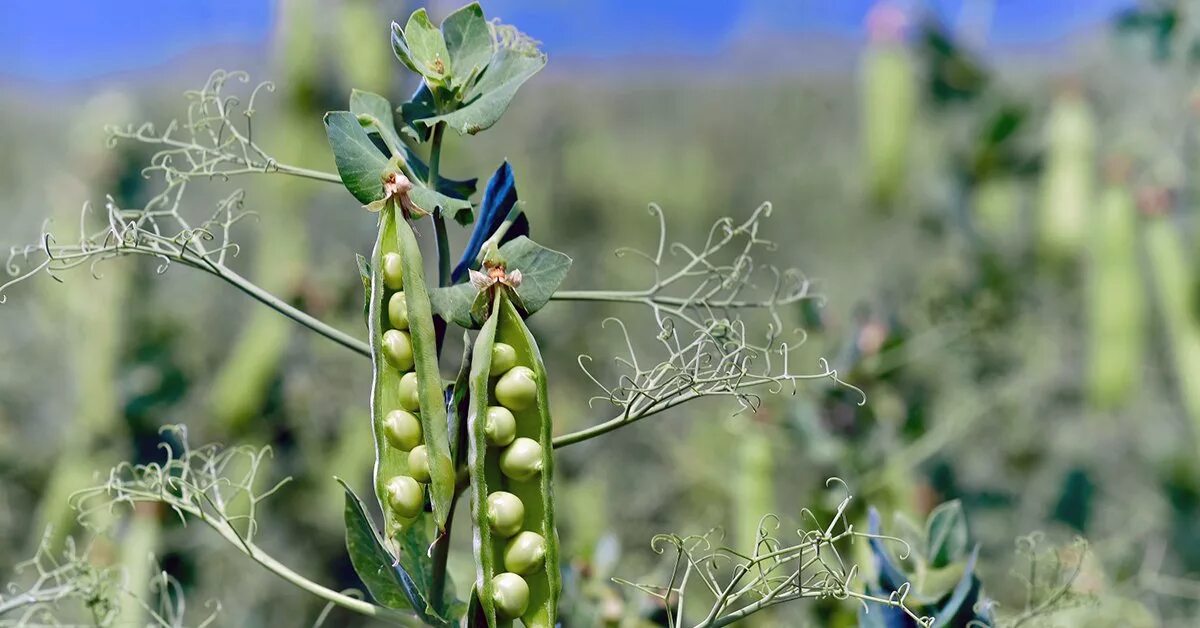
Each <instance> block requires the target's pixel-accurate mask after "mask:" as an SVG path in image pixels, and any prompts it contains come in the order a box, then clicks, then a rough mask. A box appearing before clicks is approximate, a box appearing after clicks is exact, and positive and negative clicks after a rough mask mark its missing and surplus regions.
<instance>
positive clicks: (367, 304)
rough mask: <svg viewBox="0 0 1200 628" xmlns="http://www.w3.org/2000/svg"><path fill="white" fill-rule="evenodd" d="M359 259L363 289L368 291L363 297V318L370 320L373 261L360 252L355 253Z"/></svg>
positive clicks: (359, 272)
mask: <svg viewBox="0 0 1200 628" xmlns="http://www.w3.org/2000/svg"><path fill="white" fill-rule="evenodd" d="M354 257H355V259H357V260H358V275H359V277H361V278H362V283H363V290H364V291H365V292H366V295H365V298H364V299H363V318H366V319H367V320H368V321H369V320H370V318H371V262H370V261H368V260H367V258H366V257H363V256H362V255H361V254H359V253H355V254H354Z"/></svg>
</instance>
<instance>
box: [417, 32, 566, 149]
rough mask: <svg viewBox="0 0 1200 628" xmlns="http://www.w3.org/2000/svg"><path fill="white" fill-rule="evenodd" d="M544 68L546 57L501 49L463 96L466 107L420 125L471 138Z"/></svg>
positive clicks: (497, 118) (423, 121)
mask: <svg viewBox="0 0 1200 628" xmlns="http://www.w3.org/2000/svg"><path fill="white" fill-rule="evenodd" d="M545 65H546V56H545V55H542V54H536V55H529V54H526V53H523V52H518V51H516V50H510V49H504V50H501V51H499V52H497V53H496V54H495V55H494V56H493V57H492V60H491V63H489V64H488V66H487V70H485V71H484V73H483V76H481V77H480V78H479V81H478V82H476V83H475V85H473V86H472V87H471V88H470V89H468V90H467V93H466V94H464V96H463V100H464V103H465V104H464V105H463V106H462V107H461V108H459V109H457V110H455V111H452V112H450V113H447V114H445V115H440V116H435V117H432V118H425V119H423V120H420V122H421V123H422V124H425V125H427V126H430V127H432V126H433V125H434V124H437V123H438V122H445V123H446V124H447V126H449V127H450V128H452V129H454V130H455V131H458V133H459V134H460V135H467V134H471V135H473V134H475V133H478V132H480V131H482V130H484V129H487V128H489V127H491V126H492V125H493V124H495V123H496V121H497V120H499V119H500V116H501V115H503V114H504V111H505V110H506V109H508V105H509V103H510V102H512V99H513V97H514V96H516V94H517V89H519V88H520V87H521V85H522V84H524V83H525V81H527V80H529V78H530V77H531V76H533V75H534V74H537V72H538V70H541V69H542V67H543V66H545Z"/></svg>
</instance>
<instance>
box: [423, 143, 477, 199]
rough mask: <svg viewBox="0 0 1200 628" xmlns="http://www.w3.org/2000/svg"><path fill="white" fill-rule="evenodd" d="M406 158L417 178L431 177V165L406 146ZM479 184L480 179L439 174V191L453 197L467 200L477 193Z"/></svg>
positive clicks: (425, 178)
mask: <svg viewBox="0 0 1200 628" xmlns="http://www.w3.org/2000/svg"><path fill="white" fill-rule="evenodd" d="M404 160H405V161H407V162H408V167H409V168H412V171H413V174H415V175H417V178H419V179H421V180H422V181H425V180H427V179H429V166H428V165H427V164H426V163H425V162H424V161H422V160H421V158H420V157H419V156H417V154H416V153H415V152H413V151H412V149H410V148H409V147H407V146H405V147H404ZM478 184H479V179H463V180H461V181H460V180H457V179H447V178H446V177H443V176H441V175H438V192H441V193H442V194H445V195H446V196H449V197H451V198H456V199H461V200H466V199H468V198H471V195H473V194H475V188H476V187H477V186H478Z"/></svg>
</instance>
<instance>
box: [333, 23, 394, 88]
mask: <svg viewBox="0 0 1200 628" xmlns="http://www.w3.org/2000/svg"><path fill="white" fill-rule="evenodd" d="M387 4H388V11H389V13H395V14H399V13H401V10H400V7H399V6H395V5H396V4H397V3H393V2H389V3H387ZM339 8H340V15H339V17H340V19H339V20H338V26H339V32H338V38H337V43H338V48H339V51H338V58H339V59H340V60H341V61H342V76H343V79H344V82H345V84H347V85H350V86H352V87H355V88H357V89H365V90H368V91H372V92H377V93H381V94H385V93H387V91H388V85H389V84H390V83H391V81H390V80H389V79H390V77H391V76H393V74H394V72H393V70H392V49H391V48H390V47H389V46H388V43H387V41H386V39H384V38H382V37H370V36H369V35H370V34H371V33H382V32H385V31H386V29H387V26H388V20H386V19H384V17H385V14H384V12H383V11H382V10H381V8H382V7H381V6H380V3H379V2H377V1H376V0H345V1H344V2H342V4H341V6H340V7H339Z"/></svg>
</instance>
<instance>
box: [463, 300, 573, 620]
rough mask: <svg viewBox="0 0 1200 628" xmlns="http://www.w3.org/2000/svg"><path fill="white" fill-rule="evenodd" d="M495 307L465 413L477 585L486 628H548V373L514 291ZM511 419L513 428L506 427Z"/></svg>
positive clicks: (551, 542)
mask: <svg viewBox="0 0 1200 628" xmlns="http://www.w3.org/2000/svg"><path fill="white" fill-rule="evenodd" d="M491 305H492V307H491V314H490V316H489V317H488V319H487V321H486V323H485V324H484V325H483V328H482V329H481V330H480V331H479V335H478V336H477V337H476V339H475V346H474V354H473V357H472V366H471V391H470V409H469V411H468V415H467V429H468V442H469V450H468V460H467V464H468V469H469V471H470V477H471V496H472V500H471V503H472V514H473V521H474V541H475V542H474V550H475V565H476V582H475V591H476V594H477V596H478V599H479V603H480V605H481V607H482V610H483V613H484V615H485V616H486V617H487V622H488V626H491V627H495V626H510V625H511V624H512V621H513V620H514V619H516V618H517V617H519V618H520V619H521V621H522V622H523V623H524V625H525V626H528V627H531V628H532V627H538V628H541V627H547V628H548V627H551V626H554V625H555V621H556V618H557V615H558V609H557V607H558V595H559V591H560V589H561V582H560V575H559V570H558V534H557V532H556V531H555V528H554V507H553V503H554V502H553V497H552V494H551V480H552V475H553V473H552V470H553V458H552V455H551V450H552V447H551V424H550V414H549V405H548V402H547V396H546V370H545V366H544V365H543V364H542V360H541V356H540V354H539V353H538V348H537V343H536V342H534V339H533V336H532V335H531V334H530V333H529V329H528V328H527V327H525V323H524V321H522V319H521V316H520V314H519V313H518V312H517V309H516V307H514V305H513V303H512V301H511V300H510V298H509V296H508V292H507V290H505V289H498V290H497V291H496V293H495V295H494V297H493V301H492V303H491ZM514 356H515V359H511V360H510V358H512V357H514ZM493 365H496V366H497V368H493ZM503 367H508V368H507V369H506V370H504V372H501V368H503ZM497 389H499V391H500V392H499V393H497ZM497 407H500V408H506V409H507V411H505V410H500V411H497V410H496V409H497ZM489 410H490V411H489ZM510 413H511V415H510ZM509 416H512V417H514V418H515V419H516V429H515V434H507V432H508V431H509V429H510V426H509V425H508V417H509ZM498 434H500V435H501V436H500V437H499V438H498V437H497V435H498ZM510 436H511V437H510ZM518 523H519V525H518Z"/></svg>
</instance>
